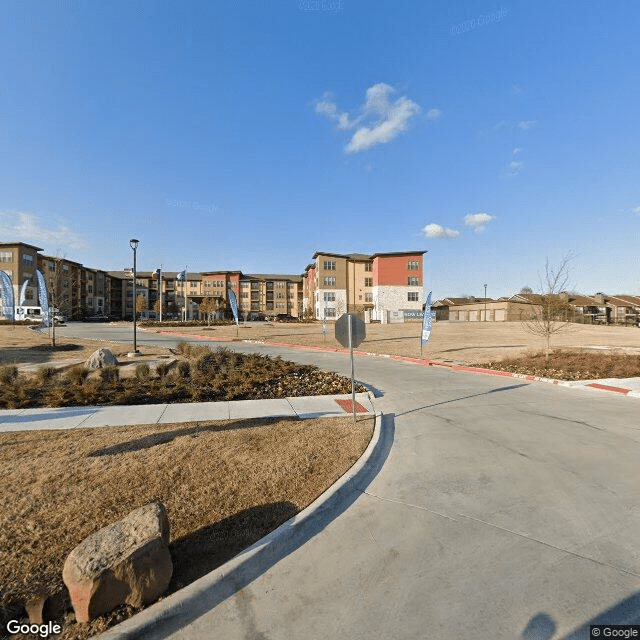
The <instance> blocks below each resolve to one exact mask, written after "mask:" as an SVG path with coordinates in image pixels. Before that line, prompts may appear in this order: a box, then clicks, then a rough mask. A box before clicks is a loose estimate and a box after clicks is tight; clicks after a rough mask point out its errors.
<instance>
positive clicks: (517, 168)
mask: <svg viewBox="0 0 640 640" xmlns="http://www.w3.org/2000/svg"><path fill="white" fill-rule="evenodd" d="M522 167H524V162H519V161H518V160H512V161H511V162H510V163H509V171H510V175H512V176H517V175H518V174H519V173H520V172H521V171H522Z"/></svg>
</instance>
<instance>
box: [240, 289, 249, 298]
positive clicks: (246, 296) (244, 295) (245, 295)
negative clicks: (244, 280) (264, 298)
mask: <svg viewBox="0 0 640 640" xmlns="http://www.w3.org/2000/svg"><path fill="white" fill-rule="evenodd" d="M240 296H241V297H242V298H248V297H249V293H248V292H247V291H243V292H242V293H241V294H240Z"/></svg>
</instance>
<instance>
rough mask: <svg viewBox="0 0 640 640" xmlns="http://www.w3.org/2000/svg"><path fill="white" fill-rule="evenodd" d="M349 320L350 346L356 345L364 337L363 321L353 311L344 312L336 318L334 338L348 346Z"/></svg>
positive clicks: (365, 334) (365, 335)
mask: <svg viewBox="0 0 640 640" xmlns="http://www.w3.org/2000/svg"><path fill="white" fill-rule="evenodd" d="M349 322H351V346H352V347H357V346H358V345H359V344H360V343H361V342H362V341H363V340H364V339H365V338H366V337H367V333H366V329H365V324H364V322H363V321H362V320H361V319H360V318H359V317H358V316H356V315H354V314H353V313H345V314H343V315H341V316H340V317H339V318H338V321H337V322H336V328H335V336H336V340H337V341H338V342H339V343H340V344H341V345H342V346H343V347H346V348H347V349H348V348H349Z"/></svg>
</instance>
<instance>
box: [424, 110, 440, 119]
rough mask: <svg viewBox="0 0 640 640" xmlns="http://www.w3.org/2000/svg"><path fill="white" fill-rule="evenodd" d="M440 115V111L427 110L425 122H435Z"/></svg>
mask: <svg viewBox="0 0 640 640" xmlns="http://www.w3.org/2000/svg"><path fill="white" fill-rule="evenodd" d="M441 115H442V111H440V109H429V111H427V120H437V119H438V118H439V117H440V116H441Z"/></svg>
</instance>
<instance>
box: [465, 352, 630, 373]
mask: <svg viewBox="0 0 640 640" xmlns="http://www.w3.org/2000/svg"><path fill="white" fill-rule="evenodd" d="M472 366H474V367H479V368H482V369H494V370H497V371H510V372H512V373H521V374H525V375H533V376H539V377H542V378H555V379H557V380H597V379H599V378H635V377H640V355H630V354H624V353H598V352H593V351H579V350H578V351H568V350H564V349H556V350H554V351H552V352H551V353H550V354H549V358H548V359H546V358H545V354H544V352H538V353H530V354H527V355H523V356H519V357H508V358H505V359H503V360H498V361H495V360H491V361H489V362H479V363H475V364H473V365H472Z"/></svg>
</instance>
